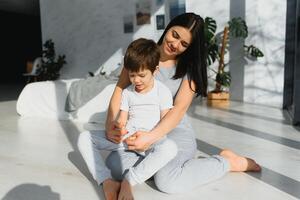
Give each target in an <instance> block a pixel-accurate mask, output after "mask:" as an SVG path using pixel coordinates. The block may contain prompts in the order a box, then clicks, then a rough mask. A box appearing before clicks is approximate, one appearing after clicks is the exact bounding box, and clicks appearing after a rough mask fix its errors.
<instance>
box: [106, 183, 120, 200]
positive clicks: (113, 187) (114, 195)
mask: <svg viewBox="0 0 300 200" xmlns="http://www.w3.org/2000/svg"><path fill="white" fill-rule="evenodd" d="M120 187H121V183H120V182H118V181H114V180H112V179H106V180H105V181H104V182H103V184H102V188H103V192H104V196H105V199H106V200H117V199H118V195H119V191H120Z"/></svg>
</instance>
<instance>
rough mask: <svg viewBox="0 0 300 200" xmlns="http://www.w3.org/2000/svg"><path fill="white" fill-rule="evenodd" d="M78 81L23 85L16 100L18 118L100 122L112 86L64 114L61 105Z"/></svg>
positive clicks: (105, 109) (63, 104)
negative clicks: (72, 84) (74, 109)
mask: <svg viewBox="0 0 300 200" xmlns="http://www.w3.org/2000/svg"><path fill="white" fill-rule="evenodd" d="M76 80H78V79H72V80H58V81H43V82H35V83H30V84H27V85H26V86H25V88H24V89H23V90H22V92H21V94H20V95H19V98H18V100H17V107H16V109H17V113H18V114H19V115H21V116H22V117H42V118H49V119H58V120H75V121H80V122H83V123H85V122H91V123H103V122H104V120H105V117H106V111H107V108H108V104H109V100H110V97H111V95H112V92H113V90H114V87H115V84H109V85H107V86H106V87H105V88H104V89H103V90H102V92H100V93H99V94H98V95H97V96H95V97H94V98H93V99H91V100H90V101H88V102H87V103H86V104H84V105H83V106H82V107H80V108H79V109H78V110H76V111H74V112H66V111H65V104H66V98H67V95H68V91H69V89H70V86H71V83H72V82H73V81H76Z"/></svg>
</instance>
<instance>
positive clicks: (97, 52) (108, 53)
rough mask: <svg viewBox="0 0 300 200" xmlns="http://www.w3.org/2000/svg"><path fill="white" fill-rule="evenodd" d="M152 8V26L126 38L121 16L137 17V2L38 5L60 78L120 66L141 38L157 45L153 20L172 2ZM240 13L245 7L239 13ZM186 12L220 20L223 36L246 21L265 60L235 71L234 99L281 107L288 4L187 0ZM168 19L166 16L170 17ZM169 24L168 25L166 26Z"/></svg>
mask: <svg viewBox="0 0 300 200" xmlns="http://www.w3.org/2000/svg"><path fill="white" fill-rule="evenodd" d="M169 1H171V0H165V5H164V6H159V7H157V6H156V5H155V2H156V1H154V0H151V2H152V17H151V24H150V25H143V26H136V25H135V26H134V33H132V34H128V33H127V34H124V33H123V16H124V15H128V14H132V15H135V0H113V1H108V0H89V1H83V0H64V1H61V0H40V7H41V23H42V36H43V41H45V40H47V39H49V38H52V39H53V40H54V42H55V45H56V50H57V53H58V54H65V55H66V60H67V62H68V64H67V65H66V66H64V68H63V69H62V76H61V78H78V77H84V76H85V75H86V74H87V73H88V71H93V72H96V71H97V70H98V69H99V66H101V65H103V64H104V67H105V68H108V67H111V68H113V66H116V65H117V63H119V62H120V61H121V57H122V53H123V52H124V50H125V49H126V47H127V45H128V43H129V42H131V41H132V40H133V39H135V38H138V37H146V38H152V39H154V40H158V38H159V36H160V35H161V34H162V31H157V30H156V23H155V15H157V14H165V13H166V12H168V9H166V8H167V7H168V2H169ZM241 7H244V8H243V9H241ZM186 11H187V12H195V13H197V14H200V15H201V16H203V17H206V16H210V17H213V18H214V19H216V21H217V23H218V27H219V30H221V28H222V27H223V25H224V24H225V23H226V22H227V21H228V20H229V18H230V17H232V16H235V15H244V16H242V17H244V18H245V19H246V22H247V24H248V27H249V37H248V39H247V40H246V41H245V42H246V43H251V44H254V45H256V46H258V47H259V48H261V49H262V50H263V52H264V53H265V57H264V58H262V59H260V60H259V61H255V62H253V61H247V63H246V66H244V67H241V68H238V66H232V67H231V68H232V70H231V75H232V82H233V84H232V88H231V90H230V91H231V96H232V99H235V100H244V101H246V102H250V103H258V104H264V105H268V106H276V107H281V104H282V94H283V63H284V40H285V14H286V2H285V1H282V0H264V1H259V0H252V1H245V0H214V1H208V0H186ZM166 16H168V15H166ZM167 21H168V20H167Z"/></svg>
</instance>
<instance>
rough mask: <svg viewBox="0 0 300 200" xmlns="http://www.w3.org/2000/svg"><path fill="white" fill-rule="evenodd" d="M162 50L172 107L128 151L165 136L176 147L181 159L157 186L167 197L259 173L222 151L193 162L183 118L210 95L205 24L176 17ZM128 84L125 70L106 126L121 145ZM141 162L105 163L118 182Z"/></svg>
mask: <svg viewBox="0 0 300 200" xmlns="http://www.w3.org/2000/svg"><path fill="white" fill-rule="evenodd" d="M158 44H159V46H160V53H161V58H160V63H159V65H160V71H159V73H158V74H157V76H156V78H157V79H158V80H160V81H161V82H163V83H165V85H166V86H168V87H169V89H170V90H171V91H172V94H173V97H174V107H173V108H172V109H171V110H170V111H169V112H168V113H167V114H166V116H164V118H162V119H161V121H160V122H159V124H158V125H157V126H156V127H155V128H154V129H153V130H152V131H151V132H143V131H137V132H136V134H135V135H134V138H129V139H127V141H126V142H127V144H128V147H129V149H131V150H135V151H144V150H146V149H147V148H149V146H150V145H151V144H153V143H155V142H156V141H158V140H159V139H160V138H162V137H163V136H165V135H167V137H168V138H170V139H172V140H173V141H174V142H175V143H176V144H177V148H178V153H177V156H176V157H175V158H174V159H173V160H171V161H170V162H169V163H168V164H167V165H166V166H165V167H163V168H162V169H160V170H159V171H158V172H157V173H156V174H155V176H154V180H155V184H156V186H157V187H158V188H159V189H160V190H161V191H163V192H166V193H182V192H185V191H189V190H191V189H193V188H195V187H197V186H199V185H201V184H205V183H208V182H210V181H213V180H215V179H218V178H220V177H222V176H223V175H224V174H226V173H227V172H228V171H259V170H260V167H259V165H258V164H256V163H255V161H253V160H251V159H248V158H245V157H242V156H238V155H236V154H235V153H233V152H232V151H230V150H223V151H221V153H220V155H214V156H211V157H208V158H197V159H195V158H194V156H195V153H196V150H197V149H196V140H195V135H194V131H193V129H192V127H191V125H190V123H189V121H188V119H187V117H186V116H185V113H186V111H187V110H188V108H189V106H190V104H191V102H192V100H193V98H194V96H195V95H196V96H198V95H201V96H206V92H207V71H206V67H207V66H206V46H205V41H204V21H203V19H202V18H201V17H200V16H199V15H196V14H194V13H185V14H182V15H179V16H177V17H175V18H174V19H173V20H172V21H171V22H170V23H169V24H168V26H167V27H166V29H165V31H164V33H163V34H162V36H161V38H160V40H159V41H158ZM129 83H130V82H129V80H128V72H127V71H126V70H125V69H123V70H122V73H121V76H120V78H119V81H118V83H117V86H116V88H115V90H114V93H113V96H112V98H111V101H110V106H109V110H108V115H107V121H106V131H107V138H108V139H109V140H111V141H113V142H115V143H118V142H120V141H121V139H122V135H123V134H125V133H126V131H124V130H120V128H121V127H122V125H120V124H117V123H116V122H115V121H114V119H115V118H116V116H117V114H118V111H119V107H120V101H121V100H120V99H121V93H122V90H123V89H124V88H125V87H126V86H127V85H129ZM139 158H140V157H139V155H138V154H136V153H134V152H128V151H124V152H121V151H120V152H113V153H111V154H110V155H109V157H108V158H107V165H108V167H109V168H110V169H111V171H112V174H114V175H115V176H116V177H118V176H119V177H120V176H121V175H122V174H123V172H124V171H126V169H128V168H129V167H131V166H133V165H134V164H135V163H137V162H139ZM116 162H121V164H116ZM119 166H122V167H121V168H120V167H119ZM127 188H128V187H126V185H124V186H121V191H120V194H119V198H120V199H132V194H131V191H129V190H127ZM103 189H104V193H105V195H106V196H107V197H109V196H116V194H117V193H118V192H119V189H120V185H119V184H118V183H117V182H115V181H113V180H111V179H106V180H104V181H103ZM112 199H113V198H112Z"/></svg>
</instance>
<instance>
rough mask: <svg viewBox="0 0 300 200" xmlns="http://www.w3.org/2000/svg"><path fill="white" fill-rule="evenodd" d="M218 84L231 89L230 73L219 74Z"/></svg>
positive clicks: (217, 77)
mask: <svg viewBox="0 0 300 200" xmlns="http://www.w3.org/2000/svg"><path fill="white" fill-rule="evenodd" d="M216 82H217V83H219V84H220V85H222V87H226V88H228V87H230V83H231V75H230V72H222V73H218V74H217V76H216Z"/></svg>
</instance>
